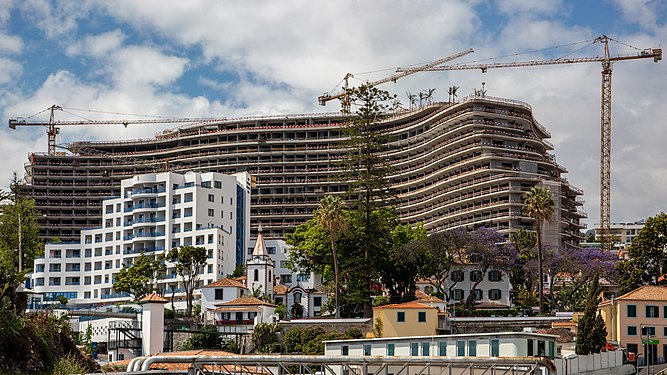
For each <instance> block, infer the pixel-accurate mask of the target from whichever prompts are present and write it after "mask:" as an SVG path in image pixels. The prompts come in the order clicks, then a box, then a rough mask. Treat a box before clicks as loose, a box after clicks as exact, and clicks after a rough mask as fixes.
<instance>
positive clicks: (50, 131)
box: [9, 104, 223, 155]
mask: <svg viewBox="0 0 667 375" xmlns="http://www.w3.org/2000/svg"><path fill="white" fill-rule="evenodd" d="M44 111H50V116H49V122H44V121H28V120H26V119H24V118H21V117H17V118H11V119H9V127H10V128H11V129H16V127H17V126H44V127H46V134H47V135H48V154H49V155H54V154H55V152H56V136H57V135H58V134H59V133H60V127H61V126H87V125H123V126H125V127H127V126H128V125H134V124H175V123H201V122H209V121H215V120H216V119H213V118H177V117H169V118H158V119H141V120H73V121H57V122H56V121H55V111H63V107H61V106H59V105H55V104H54V105H52V106H51V107H49V108H47V109H45V110H44ZM42 112H43V111H42ZM40 113H41V112H40ZM220 120H223V119H220Z"/></svg>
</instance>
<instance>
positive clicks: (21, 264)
mask: <svg viewBox="0 0 667 375" xmlns="http://www.w3.org/2000/svg"><path fill="white" fill-rule="evenodd" d="M18 214H19V272H21V271H23V247H22V246H21V242H23V241H21V239H22V238H21V210H20V209H19V210H18Z"/></svg>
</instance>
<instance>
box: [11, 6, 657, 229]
mask: <svg viewBox="0 0 667 375" xmlns="http://www.w3.org/2000/svg"><path fill="white" fill-rule="evenodd" d="M666 20H667V3H666V2H664V1H658V0H654V1H647V0H596V1H594V0H581V1H556V0H554V1H548V0H544V1H534V0H497V1H491V0H488V1H484V0H477V1H457V0H449V1H361V0H356V1H355V0H343V1H329V2H315V1H306V0H285V1H278V2H277V1H273V2H272V1H252V2H247V1H244V2H239V1H217V0H198V1H158V0H147V1H131V0H119V1H113V2H110V1H96V0H89V1H77V2H75V1H69V2H57V1H47V0H23V1H12V0H0V119H1V121H2V124H4V125H2V126H0V147H1V149H2V152H3V154H4V155H5V158H3V160H2V162H1V163H0V186H1V187H6V182H7V181H9V178H10V175H11V173H12V171H19V172H22V170H23V164H24V163H25V162H26V161H27V155H28V153H30V152H44V151H46V135H45V133H44V130H43V129H33V128H20V129H18V130H10V129H8V127H7V125H6V124H7V120H8V119H9V118H10V117H18V116H21V117H27V116H30V115H32V114H35V113H37V112H39V111H41V110H43V109H45V108H47V107H49V106H50V105H52V104H58V105H61V106H63V107H65V108H79V109H87V110H97V111H106V112H113V113H133V114H141V115H144V114H147V115H160V116H178V117H194V116H198V117H233V116H245V115H258V114H284V113H309V112H323V111H336V110H338V107H337V103H329V105H328V106H326V107H320V106H318V105H317V100H316V98H317V96H318V95H320V94H322V93H323V92H325V91H329V90H331V89H332V88H334V87H335V86H336V85H337V84H338V83H339V82H340V81H341V79H342V77H343V76H344V75H345V73H347V72H352V73H355V77H356V78H355V79H354V80H352V81H351V83H352V84H354V85H356V84H359V83H361V82H364V81H366V80H373V79H378V78H381V77H382V76H383V75H389V74H391V69H395V68H396V67H399V66H406V65H410V64H417V63H423V62H427V61H432V60H435V59H438V58H441V57H444V56H447V55H450V54H453V53H455V52H458V51H461V50H464V49H466V48H469V47H472V48H474V49H475V53H474V54H473V55H469V56H466V57H465V58H463V59H461V60H462V61H469V60H478V59H486V58H492V57H497V56H504V55H512V54H515V53H518V52H524V51H538V52H535V53H532V54H525V55H521V56H517V57H513V58H509V61H512V60H518V59H541V58H553V57H560V56H564V55H568V54H570V55H569V56H571V57H576V56H595V55H599V54H600V53H601V46H600V45H599V44H595V45H589V46H588V47H586V48H583V49H582V50H581V51H577V52H574V50H576V49H578V48H581V47H583V46H585V44H579V45H576V46H571V47H563V48H559V49H547V50H545V49H546V48H548V47H552V46H556V45H566V44H569V43H572V42H578V41H586V40H589V41H590V40H593V39H594V38H595V37H596V36H599V35H602V34H607V35H609V36H610V37H612V38H614V39H617V40H620V41H622V42H624V43H626V44H629V45H632V46H636V47H639V48H642V49H643V48H649V47H659V46H660V45H661V43H662V42H663V41H664V40H665V39H666V37H667V26H666V23H665V22H666ZM588 44H590V43H588ZM611 47H612V53H613V54H625V53H635V52H637V51H636V50H634V49H631V48H628V47H625V46H623V45H621V44H615V43H614V44H612V45H611ZM505 61H508V60H507V59H506V60H505ZM666 68H667V63H666V62H661V63H659V64H654V63H653V62H651V61H648V60H637V61H633V62H622V63H619V64H617V65H616V66H615V67H614V77H613V99H614V106H613V116H614V120H613V127H614V129H613V135H614V137H613V150H612V153H613V161H612V169H613V174H612V220H613V221H634V220H637V219H642V218H646V217H648V216H652V215H655V214H656V213H659V212H660V211H665V206H666V203H665V202H666V199H665V198H664V192H665V186H667V166H666V163H665V160H667V147H665V146H664V143H665V141H666V140H667V130H666V129H667V127H666V126H664V124H663V123H664V121H665V119H666V118H667V116H666V115H667V109H665V108H664V103H665V102H667V100H666V99H667V94H666V93H665V90H664V87H666V86H667V85H666V84H667V74H666V72H667V71H666V70H665V69H666ZM369 71H379V72H378V73H376V74H360V73H362V72H369ZM482 82H484V83H485V87H486V89H487V90H488V94H489V95H492V96H498V97H504V98H510V99H516V100H520V101H524V102H526V103H529V104H530V105H532V106H533V109H534V113H535V116H536V118H537V119H538V121H540V123H542V124H543V125H545V126H546V127H547V128H548V129H549V130H550V131H551V133H552V139H551V141H552V143H554V144H555V146H556V150H555V154H556V157H557V160H558V162H559V163H560V164H562V165H563V166H565V167H566V168H567V169H568V170H569V173H568V178H569V180H570V181H571V182H572V183H573V184H574V185H575V186H578V187H580V188H582V189H584V191H585V196H584V198H585V199H586V205H585V207H584V209H585V211H586V212H587V213H588V215H589V220H588V224H589V226H590V225H592V223H596V222H597V220H598V219H597V218H598V202H599V200H598V199H599V197H598V191H599V182H598V170H599V108H600V66H599V65H598V64H578V65H576V66H562V67H556V66H550V67H541V68H524V69H505V70H497V71H489V72H488V73H486V74H482V73H480V72H479V71H465V72H448V73H444V72H429V73H419V74H415V75H413V76H410V77H406V78H404V79H402V80H399V81H398V82H397V83H390V84H386V85H384V86H383V87H382V88H384V89H386V90H389V91H391V92H394V93H396V94H398V95H399V98H401V99H402V101H403V102H404V103H405V102H407V99H406V98H405V96H406V95H405V93H406V92H417V91H420V90H424V89H427V88H436V94H435V98H436V99H441V100H446V99H447V87H449V86H451V85H457V86H460V87H461V89H460V91H459V93H460V94H459V95H460V96H465V95H468V94H470V93H471V92H472V91H473V89H475V88H479V87H481V83H482ZM68 112H71V113H75V114H77V115H79V116H83V117H86V118H95V119H98V118H120V115H118V114H102V113H95V112H81V111H78V112H77V111H71V110H68ZM57 116H58V117H57V118H58V119H60V120H66V119H73V118H75V117H72V115H70V114H69V113H58V114H57ZM42 118H43V117H42ZM165 128H166V127H165V126H146V125H143V126H134V127H132V126H130V127H128V128H123V127H122V126H99V127H87V128H81V127H67V128H63V129H61V133H60V136H59V138H58V143H59V144H65V143H67V142H71V141H75V140H83V139H122V138H136V137H150V136H152V135H153V134H155V133H156V132H158V131H161V130H163V129H165Z"/></svg>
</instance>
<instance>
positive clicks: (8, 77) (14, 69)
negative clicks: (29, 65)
mask: <svg viewBox="0 0 667 375" xmlns="http://www.w3.org/2000/svg"><path fill="white" fill-rule="evenodd" d="M21 70H22V68H21V65H20V64H19V63H17V62H16V61H13V60H10V59H7V58H4V57H0V84H5V83H8V82H12V81H13V80H16V79H17V78H18V77H19V76H20V74H21Z"/></svg>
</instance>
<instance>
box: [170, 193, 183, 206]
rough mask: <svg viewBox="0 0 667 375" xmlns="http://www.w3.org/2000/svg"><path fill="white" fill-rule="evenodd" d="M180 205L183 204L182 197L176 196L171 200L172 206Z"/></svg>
mask: <svg viewBox="0 0 667 375" xmlns="http://www.w3.org/2000/svg"><path fill="white" fill-rule="evenodd" d="M179 203H181V196H180V195H174V197H173V198H171V204H179Z"/></svg>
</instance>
